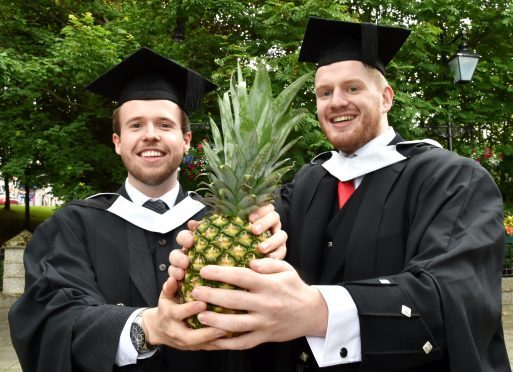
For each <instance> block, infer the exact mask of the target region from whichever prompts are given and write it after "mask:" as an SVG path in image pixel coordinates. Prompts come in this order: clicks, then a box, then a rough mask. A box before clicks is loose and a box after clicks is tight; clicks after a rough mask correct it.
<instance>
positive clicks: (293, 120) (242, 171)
mask: <svg viewBox="0 0 513 372" xmlns="http://www.w3.org/2000/svg"><path fill="white" fill-rule="evenodd" d="M310 75H311V74H310V73H307V74H304V75H303V76H301V77H299V78H298V79H297V80H296V81H294V82H293V83H292V84H290V85H289V86H287V87H286V88H285V89H284V90H283V91H282V92H281V93H280V94H279V95H278V96H276V97H273V94H272V86H271V80H270V78H269V74H268V72H267V69H266V67H265V65H264V63H260V64H259V65H258V67H257V71H256V74H255V78H254V81H253V86H252V87H251V89H250V91H249V93H248V91H247V88H246V81H245V80H244V78H243V76H242V71H241V68H240V65H238V66H237V76H236V77H235V76H232V79H231V82H230V89H229V90H228V91H227V92H225V93H224V95H223V97H222V98H221V97H219V98H218V103H219V111H220V116H221V128H219V127H218V126H217V125H216V123H215V122H214V120H213V119H212V118H210V126H211V130H212V137H213V140H214V144H213V146H211V145H210V144H209V143H207V142H205V141H204V142H203V146H204V147H203V148H204V150H205V157H206V161H207V169H208V171H207V173H206V176H207V177H208V182H202V183H201V184H200V185H201V186H202V188H200V190H202V191H204V192H205V199H204V202H205V204H207V205H209V206H211V207H213V209H214V211H215V212H217V213H220V214H223V215H226V216H233V217H235V216H238V217H241V218H243V219H247V217H248V215H249V214H250V213H252V212H253V211H254V210H256V209H257V208H258V207H259V206H262V205H264V204H267V203H271V202H272V201H273V200H274V197H275V191H276V189H277V187H278V186H279V184H280V183H281V179H282V177H283V175H284V174H285V173H286V172H287V171H289V170H290V169H291V168H292V164H291V163H292V162H291V160H290V159H283V156H284V155H285V153H286V152H287V151H288V150H289V149H290V148H291V147H292V146H293V145H294V143H295V142H296V141H297V139H296V140H293V141H289V142H287V137H288V135H289V133H290V131H291V130H292V129H293V128H294V126H295V125H297V124H298V123H299V122H300V121H301V120H302V119H303V117H304V116H305V115H306V110H303V109H292V108H291V103H292V99H293V98H294V97H295V95H296V94H297V92H298V91H299V89H301V87H302V86H303V85H304V83H305V82H306V81H307V80H308V78H309V77H310Z"/></svg>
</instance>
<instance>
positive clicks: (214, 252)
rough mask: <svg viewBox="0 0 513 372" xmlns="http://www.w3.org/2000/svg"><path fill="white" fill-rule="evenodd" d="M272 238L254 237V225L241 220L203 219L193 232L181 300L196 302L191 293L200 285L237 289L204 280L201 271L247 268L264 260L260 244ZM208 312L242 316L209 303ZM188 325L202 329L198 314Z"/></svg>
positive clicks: (212, 216)
mask: <svg viewBox="0 0 513 372" xmlns="http://www.w3.org/2000/svg"><path fill="white" fill-rule="evenodd" d="M269 236H270V233H269V232H268V231H267V232H265V233H263V234H261V235H258V236H257V235H254V234H253V233H252V232H251V223H250V222H249V221H244V220H243V219H242V218H240V217H229V216H224V215H221V214H212V215H210V216H208V217H205V218H203V220H202V221H201V223H200V224H199V225H198V227H197V228H196V230H195V231H194V246H193V247H192V248H191V249H189V251H188V252H187V254H188V256H189V259H190V266H189V268H188V269H187V271H186V273H185V279H184V282H183V285H182V288H181V293H180V301H181V302H182V303H185V302H190V301H194V298H193V297H192V290H193V289H194V287H196V286H200V285H201V286H209V287H214V288H226V289H236V288H237V287H236V286H233V285H231V284H227V283H222V282H215V281H210V280H204V279H203V278H201V277H200V275H199V272H200V270H201V268H202V267H204V266H206V265H219V266H232V267H248V266H249V262H250V261H251V260H254V259H258V258H263V257H264V255H263V254H262V253H260V251H259V250H258V245H259V244H260V243H261V242H262V241H264V240H265V239H267V238H268V237H269ZM208 310H210V311H215V312H218V313H224V314H237V313H243V311H239V310H233V309H226V308H223V307H221V306H215V305H212V304H208ZM185 322H186V323H187V324H188V325H189V326H190V327H191V328H194V329H198V328H201V327H203V325H202V324H201V323H200V322H199V320H198V317H197V316H196V315H194V316H192V317H189V318H187V319H186V321H185Z"/></svg>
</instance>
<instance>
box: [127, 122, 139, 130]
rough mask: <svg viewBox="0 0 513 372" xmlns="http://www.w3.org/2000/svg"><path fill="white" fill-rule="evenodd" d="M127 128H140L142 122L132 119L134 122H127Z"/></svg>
mask: <svg viewBox="0 0 513 372" xmlns="http://www.w3.org/2000/svg"><path fill="white" fill-rule="evenodd" d="M128 128H131V129H139V128H142V123H140V122H138V121H134V122H132V123H129V124H128Z"/></svg>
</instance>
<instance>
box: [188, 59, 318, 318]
mask: <svg viewBox="0 0 513 372" xmlns="http://www.w3.org/2000/svg"><path fill="white" fill-rule="evenodd" d="M309 75H310V74H305V75H303V76H301V77H300V78H299V79H297V80H296V81H295V82H293V83H292V84H291V85H289V86H288V87H287V88H286V89H285V90H283V91H282V92H281V94H279V95H278V96H277V97H276V98H274V97H273V95H272V88H271V81H270V79H269V75H268V73H267V70H266V68H265V66H264V65H263V64H260V65H259V67H258V69H257V72H256V75H255V79H254V82H253V87H252V89H251V90H250V92H249V93H248V92H247V90H246V82H245V81H244V80H243V77H242V72H241V69H240V66H238V68H237V79H235V77H232V80H231V84H230V90H229V91H228V92H226V93H225V94H224V96H223V97H222V98H219V99H218V101H219V109H220V116H221V130H220V129H219V128H218V126H217V125H216V123H215V122H214V121H213V120H212V119H210V124H211V128H212V136H213V140H214V146H210V145H209V144H208V143H207V142H204V143H203V148H204V151H205V157H206V162H207V169H208V171H207V173H206V176H207V177H208V183H207V182H202V183H201V184H200V186H202V188H201V189H200V190H202V191H204V192H205V199H204V203H205V204H207V205H209V206H211V207H212V210H213V213H212V214H211V215H208V216H207V217H205V218H204V219H203V220H202V221H201V223H200V225H199V226H198V227H197V229H196V230H195V232H194V246H193V247H192V248H191V249H190V250H189V251H188V255H189V258H190V262H191V264H190V267H189V269H188V270H187V272H186V274H185V278H184V282H183V285H182V288H181V293H180V298H181V301H182V302H189V301H193V297H192V295H191V292H192V290H193V289H194V287H195V286H198V285H208V286H213V287H222V288H234V286H231V285H229V284H226V283H218V282H212V281H208V282H207V281H206V280H203V279H202V278H201V277H200V276H199V271H200V269H201V268H202V267H203V266H205V265H225V266H239V267H247V266H248V264H249V262H250V261H251V260H253V259H255V258H261V257H263V256H262V254H261V253H260V252H259V250H258V245H259V243H260V242H261V241H262V240H264V239H266V238H267V237H268V236H269V232H266V233H264V234H262V235H260V236H255V235H253V234H252V233H251V224H250V223H249V221H248V216H249V214H250V213H252V212H253V211H255V210H256V209H257V208H258V207H259V206H262V205H265V204H268V203H270V202H272V201H273V200H274V192H275V191H276V188H277V187H278V185H279V183H280V181H281V178H282V176H283V175H284V174H285V173H286V172H287V171H288V170H290V168H291V167H292V165H291V164H290V159H282V158H283V155H284V154H285V153H286V152H287V151H288V150H289V149H290V148H291V146H292V145H293V144H294V142H295V141H291V142H288V143H287V142H286V141H287V137H288V134H289V133H290V131H291V130H292V129H293V127H294V126H295V125H296V124H298V123H299V122H300V121H301V120H302V118H303V117H304V115H305V112H304V110H297V109H296V110H292V109H291V108H290V105H291V101H292V99H293V98H294V96H295V95H296V93H297V92H298V91H299V89H300V88H301V87H302V86H303V84H304V83H305V82H306V80H307V79H308V78H309ZM221 131H222V135H221ZM223 137H224V138H223ZM209 310H212V311H217V312H223V313H235V312H237V311H235V310H230V309H225V308H221V307H218V306H214V305H209ZM186 322H187V324H188V325H189V326H190V327H192V328H200V327H201V326H202V325H201V323H200V322H199V321H198V319H197V317H196V316H194V317H190V318H189V319H187V320H186Z"/></svg>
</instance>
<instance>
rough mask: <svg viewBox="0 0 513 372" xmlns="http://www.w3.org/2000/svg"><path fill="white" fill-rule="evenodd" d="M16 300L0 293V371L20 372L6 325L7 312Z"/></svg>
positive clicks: (7, 325)
mask: <svg viewBox="0 0 513 372" xmlns="http://www.w3.org/2000/svg"><path fill="white" fill-rule="evenodd" d="M15 299H16V298H15V297H12V296H5V295H2V294H1V293H0V371H1V372H6V371H9V372H11V371H21V367H20V363H19V362H18V358H17V357H16V352H15V351H14V349H13V347H12V343H11V336H10V335H9V324H8V323H7V310H8V309H9V307H10V306H11V304H12V303H13V302H14V300H15Z"/></svg>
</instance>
